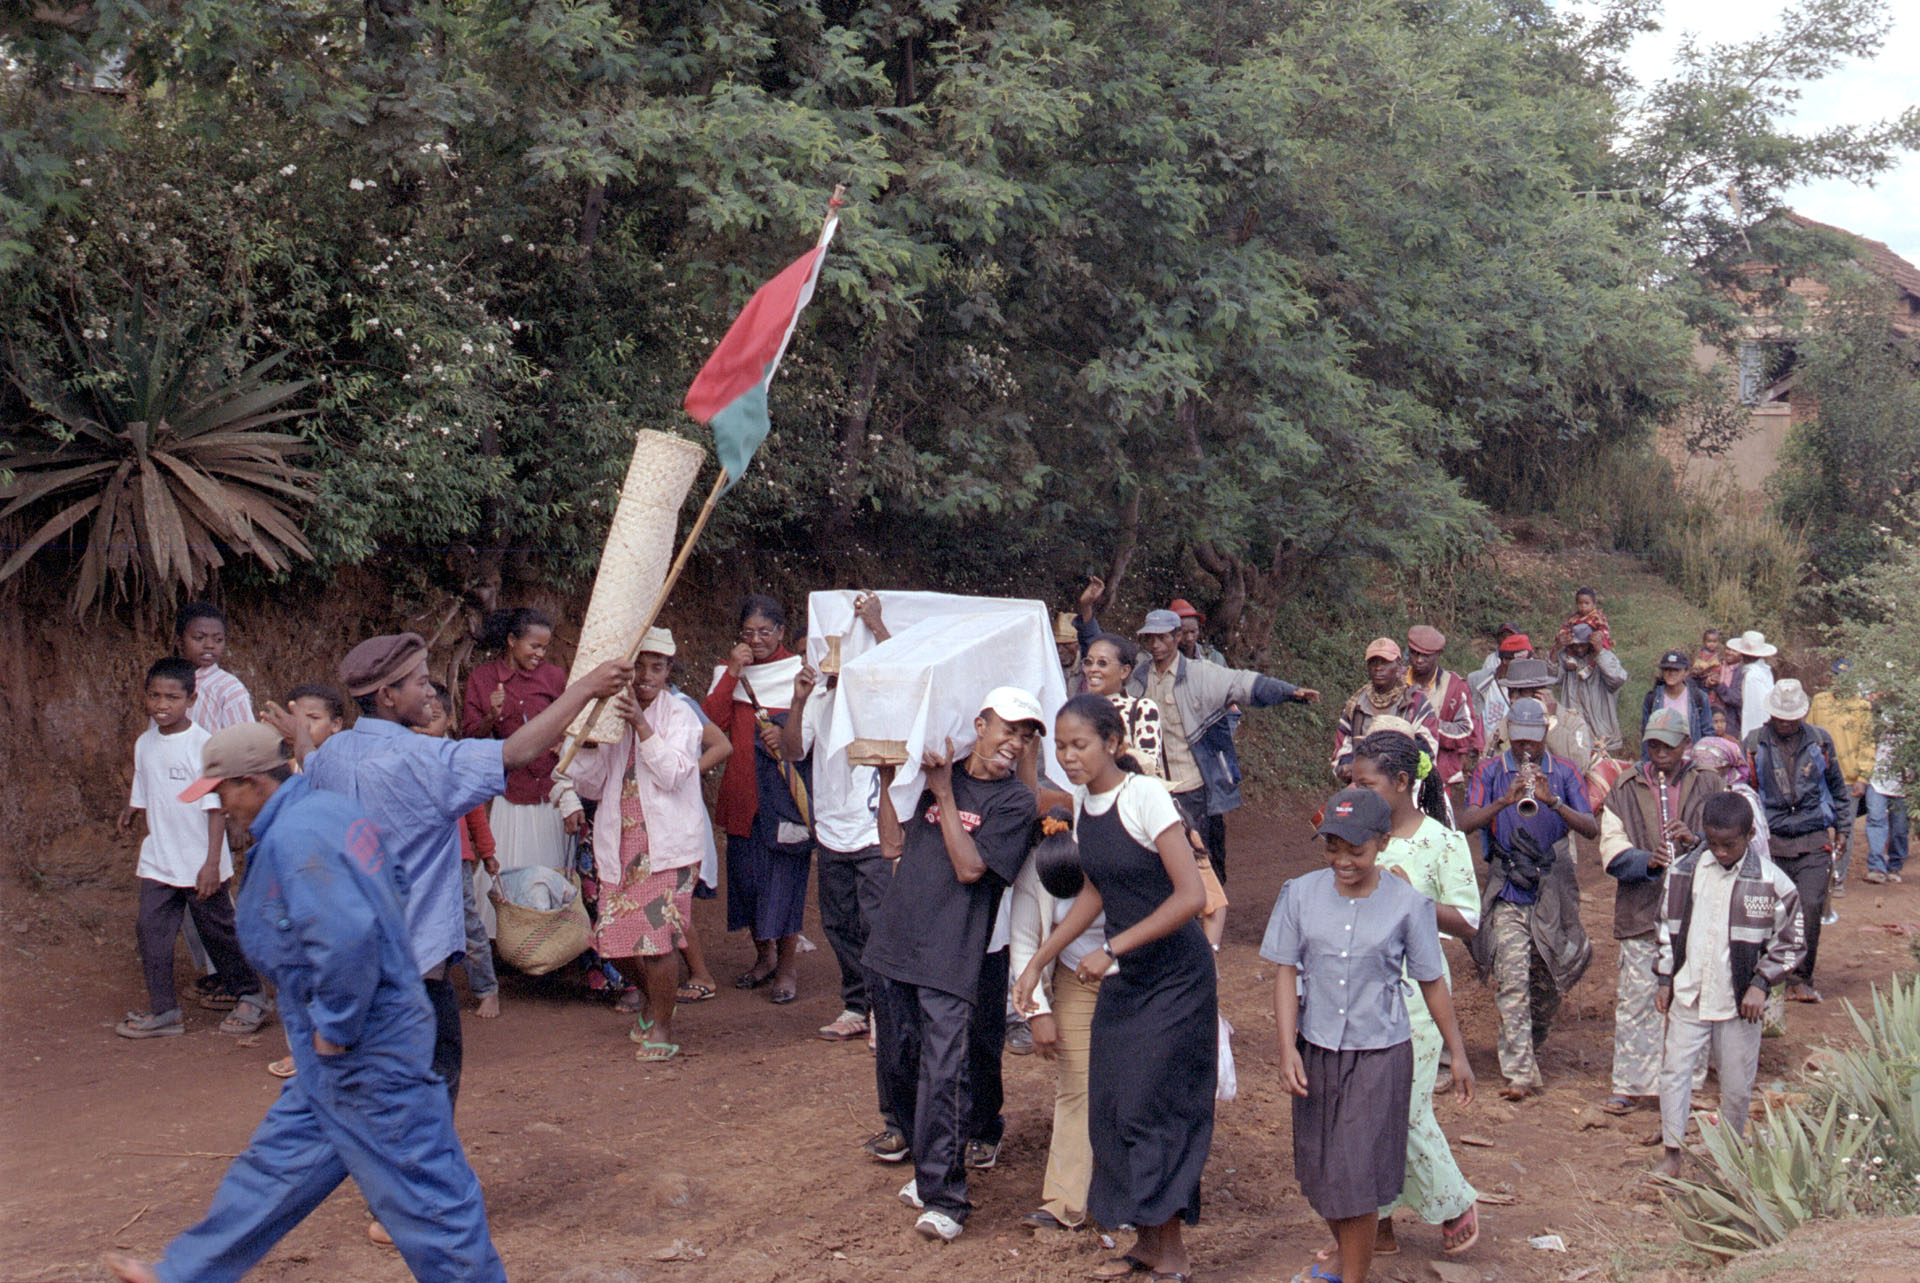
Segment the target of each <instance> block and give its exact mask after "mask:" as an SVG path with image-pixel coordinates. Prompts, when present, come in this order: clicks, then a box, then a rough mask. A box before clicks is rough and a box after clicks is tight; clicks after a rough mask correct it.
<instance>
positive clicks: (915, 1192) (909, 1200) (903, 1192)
mask: <svg viewBox="0 0 1920 1283" xmlns="http://www.w3.org/2000/svg"><path fill="white" fill-rule="evenodd" d="M900 1201H901V1202H903V1203H905V1204H906V1205H907V1206H908V1207H911V1208H912V1209H913V1210H914V1211H916V1212H917V1211H920V1210H921V1209H923V1208H925V1207H926V1204H925V1203H923V1202H921V1201H920V1178H919V1177H917V1176H916V1177H914V1178H913V1179H912V1180H910V1181H908V1182H907V1183H906V1184H905V1185H902V1186H901V1187H900ZM956 1232H957V1231H956Z"/></svg>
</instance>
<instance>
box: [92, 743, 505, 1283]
mask: <svg viewBox="0 0 1920 1283" xmlns="http://www.w3.org/2000/svg"><path fill="white" fill-rule="evenodd" d="M202 754H203V760H204V763H205V765H204V774H203V777H202V778H201V779H200V780H198V781H197V782H196V783H194V784H192V785H189V786H188V788H187V789H186V791H185V792H183V793H182V794H181V795H180V800H181V801H183V802H185V801H193V800H195V799H197V798H200V797H204V796H205V795H206V794H207V793H208V792H209V791H213V790H218V792H219V794H220V805H221V806H222V807H223V808H224V809H225V811H226V813H227V815H228V817H229V819H230V820H232V821H235V822H237V823H238V824H239V825H240V826H241V827H242V828H248V827H251V829H252V830H253V836H254V840H255V845H254V848H253V853H252V855H251V856H250V857H249V862H248V868H247V874H246V877H245V879H244V880H243V881H242V883H241V887H240V896H239V903H238V905H237V906H236V913H235V917H236V926H237V928H238V932H239V936H240V945H241V948H242V949H244V950H245V951H246V955H247V959H248V961H250V962H251V963H252V964H253V965H254V966H255V967H257V968H258V969H259V970H260V972H261V974H263V975H265V976H267V977H268V978H270V979H271V980H272V981H273V983H274V984H275V985H276V986H277V987H278V989H279V993H280V1018H281V1020H282V1021H284V1022H285V1024H286V1031H287V1041H288V1042H289V1043H290V1044H291V1046H292V1048H293V1058H294V1063H295V1064H296V1065H297V1066H298V1067H299V1072H298V1073H297V1074H295V1076H294V1077H293V1078H292V1079H290V1080H289V1081H288V1082H287V1085H286V1086H285V1087H284V1088H283V1089H282V1090H281V1092H280V1097H279V1099H278V1100H276V1101H275V1102H274V1104H273V1107H272V1108H271V1109H269V1110H268V1111H267V1116H266V1118H265V1119H264V1120H263V1121H262V1122H261V1124H260V1127H259V1129H258V1130H256V1131H255V1132H254V1134H253V1139H252V1141H251V1142H250V1143H249V1144H248V1146H247V1150H246V1152H245V1153H243V1154H242V1155H240V1157H239V1158H237V1159H235V1160H234V1163H233V1165H232V1166H231V1167H229V1168H228V1169H227V1174H226V1178H225V1179H224V1180H222V1181H221V1183H220V1188H219V1190H218V1191H217V1192H215V1194H214V1197H213V1206H212V1207H211V1208H210V1209H209V1210H208V1212H207V1216H206V1219H205V1220H203V1221H201V1222H200V1223H199V1224H198V1225H196V1226H194V1227H193V1228H192V1229H189V1230H188V1231H186V1233H184V1234H182V1235H180V1237H178V1238H176V1239H175V1240H174V1241H173V1242H172V1243H171V1244H169V1245H168V1247H167V1252H166V1255H165V1256H164V1257H162V1258H161V1260H160V1262H159V1263H158V1264H157V1265H154V1266H149V1265H147V1264H145V1263H144V1262H141V1261H137V1260H134V1259H132V1258H130V1257H125V1256H121V1255H118V1254H109V1255H108V1256H107V1257H106V1264H107V1266H108V1268H109V1269H111V1270H112V1271H113V1273H114V1275H115V1277H117V1278H120V1279H123V1280H129V1281H131V1283H189V1281H191V1283H223V1281H224V1280H227V1279H237V1278H239V1277H240V1276H241V1275H243V1274H245V1273H246V1272H247V1271H248V1270H249V1269H251V1268H252V1267H253V1266H254V1265H255V1264H256V1263H257V1262H258V1261H259V1260H260V1258H261V1257H263V1256H265V1255H266V1254H267V1252H269V1251H270V1250H272V1248H273V1245H274V1244H275V1243H277V1242H279V1241H280V1239H281V1238H282V1237H283V1236H285V1235H286V1233H287V1232H288V1231H289V1230H291V1229H292V1228H293V1227H294V1226H296V1225H298V1224H299V1223H300V1222H301V1221H302V1220H303V1219H305V1218H306V1216H307V1214H308V1213H309V1212H311V1211H313V1209H314V1208H316V1207H318V1206H319V1205H320V1203H321V1202H322V1201H323V1200H324V1199H325V1198H326V1197H327V1196H328V1195H329V1194H331V1193H332V1192H333V1190H334V1189H335V1187H337V1186H338V1185H339V1184H340V1182H341V1181H342V1180H344V1179H346V1178H347V1177H348V1176H352V1177H353V1179H354V1183H355V1184H357V1185H358V1186H359V1187H360V1191H361V1193H362V1194H364V1195H365V1196H366V1199H367V1202H368V1203H369V1204H371V1205H372V1207H373V1211H374V1214H375V1215H377V1216H378V1217H379V1218H380V1220H381V1223H382V1224H384V1225H386V1226H388V1227H389V1228H390V1229H391V1231H392V1234H393V1239H394V1244H395V1246H396V1247H398V1248H399V1250H400V1254H401V1256H402V1257H404V1258H405V1260H406V1262H407V1268H408V1269H410V1270H411V1271H412V1272H413V1276H414V1277H415V1278H416V1279H421V1280H429V1281H431V1283H491V1281H493V1280H499V1281H500V1283H504V1280H505V1279H506V1277H507V1275H506V1270H505V1269H504V1268H503V1267H502V1265H501V1263H500V1256H499V1254H498V1253H497V1252H495V1251H494V1248H493V1241H492V1239H491V1238H489V1237H488V1234H487V1213H486V1207H485V1205H484V1204H483V1203H482V1201H481V1196H480V1182H479V1181H478V1180H477V1179H476V1178H475V1176H474V1174H473V1168H472V1167H470V1166H469V1165H468V1164H467V1156H466V1154H465V1153H464V1152H463V1151H462V1150H461V1148H460V1138H459V1137H458V1136H456V1135H455V1134H454V1130H453V1103H452V1101H451V1100H450V1099H449V1097H448V1095H447V1091H446V1088H445V1086H444V1085H443V1084H442V1082H441V1080H440V1078H439V1077H438V1076H437V1075H436V1074H435V1073H434V1071H433V1067H432V1060H433V1046H434V1013H433V1008H432V1006H431V1005H430V1004H429V1003H428V1001H427V996H426V992H425V990H424V988H423V987H422V984H421V979H420V969H419V967H418V966H416V965H415V962H414V957H413V951H412V949H411V948H410V945H409V939H408V932H407V926H406V920H405V912H404V909H403V907H402V901H403V899H404V897H405V895H406V890H407V888H406V885H405V882H404V879H403V877H402V875H401V870H400V869H399V867H398V865H397V864H396V862H395V861H394V860H392V859H391V858H390V857H389V855H388V853H387V852H386V850H385V849H384V848H383V847H382V846H381V843H380V835H379V834H378V833H377V832H376V831H375V830H374V827H373V825H372V824H370V823H369V822H368V821H367V818H366V816H365V815H363V814H362V813H361V811H360V808H359V807H358V806H356V805H354V804H353V803H352V802H351V801H349V800H348V799H347V798H345V797H342V796H340V795H339V794H337V793H327V792H323V791H321V790H319V789H316V788H314V787H313V785H312V782H311V781H310V780H308V779H307V778H306V777H305V776H298V775H293V774H292V773H291V768H290V764H289V763H288V761H287V750H286V745H285V742H284V741H283V740H282V739H281V737H280V733H279V732H278V731H276V730H275V729H273V728H272V727H271V726H268V725H266V724H264V723H258V722H251V723H247V724H245V725H241V726H233V727H229V728H228V729H226V730H223V731H220V732H218V733H216V734H215V735H214V736H213V737H212V738H211V739H209V740H208V741H207V743H206V746H205V748H204V749H203V750H202Z"/></svg>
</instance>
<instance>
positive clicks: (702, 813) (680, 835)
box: [571, 628, 707, 1061]
mask: <svg viewBox="0 0 1920 1283" xmlns="http://www.w3.org/2000/svg"><path fill="white" fill-rule="evenodd" d="M674 650H675V647H674V643H673V634H672V633H670V632H668V631H667V630H666V629H664V628H654V629H650V630H648V632H647V635H646V638H645V640H643V641H642V642H641V649H640V658H639V662H638V663H637V664H636V665H635V666H634V670H633V687H632V690H631V692H630V693H629V692H622V693H621V694H620V695H619V696H617V697H616V703H615V707H616V708H617V709H618V710H619V713H620V716H621V717H622V718H623V719H624V720H625V721H626V724H627V730H626V733H625V734H624V735H622V736H621V737H620V739H619V740H618V741H616V742H615V743H612V744H597V745H592V746H590V747H588V748H585V749H582V750H581V751H580V753H579V755H578V756H577V757H576V758H575V759H574V763H573V769H572V771H571V775H572V777H573V784H574V788H575V789H576V790H577V791H578V792H579V793H580V795H581V796H582V797H586V798H592V799H595V800H598V801H599V802H600V808H599V810H598V812H597V813H596V814H595V816H594V821H593V859H594V865H595V869H594V871H595V873H596V874H597V875H598V877H599V879H600V925H599V928H598V935H597V938H596V940H595V944H594V947H595V948H596V949H598V950H599V951H600V954H601V956H603V957H605V958H608V959H611V960H612V961H613V963H614V965H616V966H618V967H619V968H620V971H621V973H622V974H623V975H625V976H626V977H627V979H628V980H629V981H630V982H632V983H635V984H638V985H639V986H640V988H641V990H642V992H643V994H644V995H645V1003H644V1005H643V1006H642V1008H641V1010H640V1015H639V1017H638V1019H637V1021H636V1023H635V1026H634V1030H633V1033H632V1034H631V1037H632V1038H633V1040H634V1041H635V1042H637V1043H639V1044H640V1050H639V1052H638V1054H637V1058H638V1059H640V1060H642V1061H662V1060H671V1059H673V1057H674V1056H676V1055H678V1054H679V1051H680V1044H679V1043H677V1042H675V1041H674V1040H673V1000H674V989H675V988H676V987H677V986H678V983H679V980H680V960H679V958H678V957H676V956H675V950H676V949H678V948H680V947H681V946H683V945H684V944H685V943H686V923H687V921H688V920H689V918H690V917H691V916H692V914H693V883H694V879H695V878H696V877H697V876H698V875H699V872H700V858H701V856H703V855H704V854H705V853H706V849H707V840H706V833H705V830H706V824H707V808H706V802H705V800H704V799H703V798H702V797H701V794H700V719H699V717H698V716H696V715H695V713H694V711H693V709H692V708H691V707H689V706H688V704H687V702H686V701H685V700H683V699H680V698H678V697H676V696H674V695H672V694H671V693H669V692H668V689H667V687H668V683H669V682H671V681H672V678H673V655H674ZM662 695H665V696H666V698H664V699H663V698H661V696H662Z"/></svg>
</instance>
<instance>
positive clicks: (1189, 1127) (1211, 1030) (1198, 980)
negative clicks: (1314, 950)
mask: <svg viewBox="0 0 1920 1283" xmlns="http://www.w3.org/2000/svg"><path fill="white" fill-rule="evenodd" d="M1179 822H1180V816H1179V812H1178V811H1177V810H1176V809H1175V807H1174V804H1173V799H1172V797H1171V796H1170V795H1169V794H1168V793H1167V788H1166V785H1165V784H1163V783H1162V782H1160V781H1159V780H1155V779H1148V778H1146V777H1145V776H1140V775H1129V776H1127V777H1126V779H1125V780H1124V781H1123V782H1122V783H1121V785H1120V787H1119V788H1117V789H1115V790H1113V791H1112V792H1109V793H1103V794H1093V795H1086V794H1084V793H1082V795H1081V796H1079V797H1077V798H1076V799H1075V806H1074V834H1075V837H1076V838H1077V839H1078V841H1079V845H1080V865H1081V868H1082V869H1083V870H1084V871H1085V873H1086V876H1087V880H1088V881H1089V882H1091V883H1092V884H1093V886H1094V888H1095V889H1096V890H1098V891H1099V892H1100V898H1101V900H1102V902H1103V903H1104V905H1105V911H1106V915H1107V938H1108V939H1112V938H1113V937H1114V936H1117V935H1119V934H1120V933H1121V932H1123V931H1125V930H1127V929H1128V928H1130V927H1132V926H1133V925H1134V924H1135V923H1138V922H1140V921H1141V920H1142V919H1144V918H1146V917H1147V916H1149V915H1150V914H1152V913H1153V912H1154V910H1156V909H1158V908H1159V907H1160V906H1161V905H1162V904H1164V903H1165V902H1166V900H1167V897H1168V896H1170V895H1172V894H1173V880H1172V879H1171V878H1169V877H1168V876H1167V871H1166V866H1165V865H1163V864H1162V863H1161V861H1160V853H1159V851H1158V850H1156V849H1155V846H1154V842H1155V839H1157V838H1158V837H1159V835H1160V834H1161V833H1164V832H1165V831H1166V830H1167V829H1168V828H1170V827H1173V826H1175V825H1178V824H1179ZM1181 849H1182V851H1183V853H1184V851H1185V850H1186V847H1185V840H1184V839H1182V847H1181ZM1218 1038H1219V1024H1218V1007H1217V1002H1216V997H1215V985H1214V971H1213V950H1212V949H1211V948H1209V947H1208V945H1207V938H1206V936H1205V935H1203V934H1202V933H1201V930H1200V923H1199V920H1198V919H1197V918H1196V919H1193V920H1190V921H1188V922H1185V923H1182V924H1181V925H1180V927H1179V928H1178V929H1176V930H1175V931H1173V932H1172V933H1171V934H1169V935H1166V936H1162V937H1161V938H1160V939H1158V940H1154V941H1151V942H1149V943H1147V944H1144V945H1139V946H1137V947H1135V948H1132V949H1129V950H1128V951H1127V952H1126V954H1125V956H1124V957H1122V958H1121V960H1120V965H1119V966H1118V967H1116V968H1114V970H1113V971H1111V972H1110V973H1108V975H1107V977H1106V978H1105V979H1104V980H1102V981H1101V983H1100V998H1099V1002H1098V1003H1097V1005H1096V1006H1095V1007H1094V1011H1093V1037H1092V1046H1091V1050H1090V1053H1089V1057H1088V1065H1087V1132H1088V1138H1089V1139H1090V1140H1091V1141H1092V1143H1093V1185H1092V1188H1091V1189H1090V1190H1089V1191H1088V1194H1087V1210H1088V1212H1089V1214H1090V1215H1091V1216H1092V1217H1093V1219H1094V1220H1095V1221H1096V1222H1097V1223H1098V1224H1100V1225H1104V1226H1116V1225H1123V1224H1125V1225H1162V1224H1165V1223H1166V1222H1167V1221H1170V1220H1172V1219H1173V1218H1174V1217H1176V1216H1180V1217H1184V1218H1185V1219H1186V1221H1187V1223H1188V1224H1192V1223H1193V1222H1194V1221H1196V1220H1198V1219H1199V1216H1200V1175H1201V1171H1202V1170H1203V1169H1204V1168H1205V1167H1206V1164H1207V1153H1208V1151H1209V1150H1210V1149H1211V1147H1212V1144H1213V1092H1214V1085H1215V1082H1214V1078H1215V1072H1216V1070H1217V1068H1218V1065H1217V1061H1216V1057H1217V1055H1218V1049H1217V1043H1218Z"/></svg>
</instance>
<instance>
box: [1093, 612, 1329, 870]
mask: <svg viewBox="0 0 1920 1283" xmlns="http://www.w3.org/2000/svg"><path fill="white" fill-rule="evenodd" d="M1139 636H1140V643H1141V645H1143V646H1145V647H1146V649H1147V653H1148V654H1149V655H1151V656H1152V657H1153V662H1152V663H1151V664H1141V665H1138V666H1136V667H1135V668H1134V670H1133V675H1132V676H1131V677H1129V678H1128V679H1127V694H1129V695H1133V696H1136V697H1138V696H1145V697H1146V698H1148V699H1150V700H1152V701H1153V702H1154V703H1155V704H1157V705H1158V706H1159V708H1160V734H1161V744H1162V751H1163V752H1164V753H1165V760H1166V767H1167V789H1168V791H1169V792H1171V793H1172V794H1173V800H1174V802H1175V803H1176V804H1177V805H1178V806H1179V807H1180V814H1181V816H1182V817H1183V818H1184V819H1185V820H1186V821H1187V823H1188V824H1190V825H1192V826H1193V828H1194V831H1195V832H1197V833H1200V834H1201V835H1202V836H1203V837H1205V838H1206V840H1207V856H1208V858H1209V859H1211V860H1212V861H1213V871H1214V872H1215V873H1216V874H1217V875H1219V878H1220V880H1221V882H1223V883H1224V882H1225V881H1226V880H1227V852H1226V823H1225V819H1224V817H1225V816H1226V813H1227V812H1228V811H1231V810H1233V809H1235V808H1236V807H1238V806H1239V805H1240V759H1239V757H1238V755H1236V754H1235V753H1234V751H1233V727H1232V721H1233V718H1232V717H1231V716H1230V714H1231V712H1232V710H1233V709H1234V707H1235V706H1238V707H1240V708H1265V707H1267V706H1269V705H1272V704H1289V703H1291V704H1312V703H1316V702H1318V700H1319V699H1320V692H1319V691H1316V690H1306V689H1304V688H1302V687H1297V686H1294V685H1292V684H1290V683H1288V682H1283V681H1281V680H1280V679H1279V678H1277V677H1268V676H1266V675H1265V674H1263V673H1256V672H1252V671H1250V670H1248V669H1244V668H1224V667H1222V666H1221V665H1219V664H1209V663H1208V662H1207V661H1205V660H1204V659H1188V658H1187V657H1186V656H1185V655H1182V654H1181V653H1180V640H1179V638H1180V616H1178V615H1176V614H1174V613H1173V612H1172V611H1171V610H1153V611H1148V612H1147V618H1146V622H1145V623H1143V624H1141V625H1140V633H1139Z"/></svg>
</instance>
